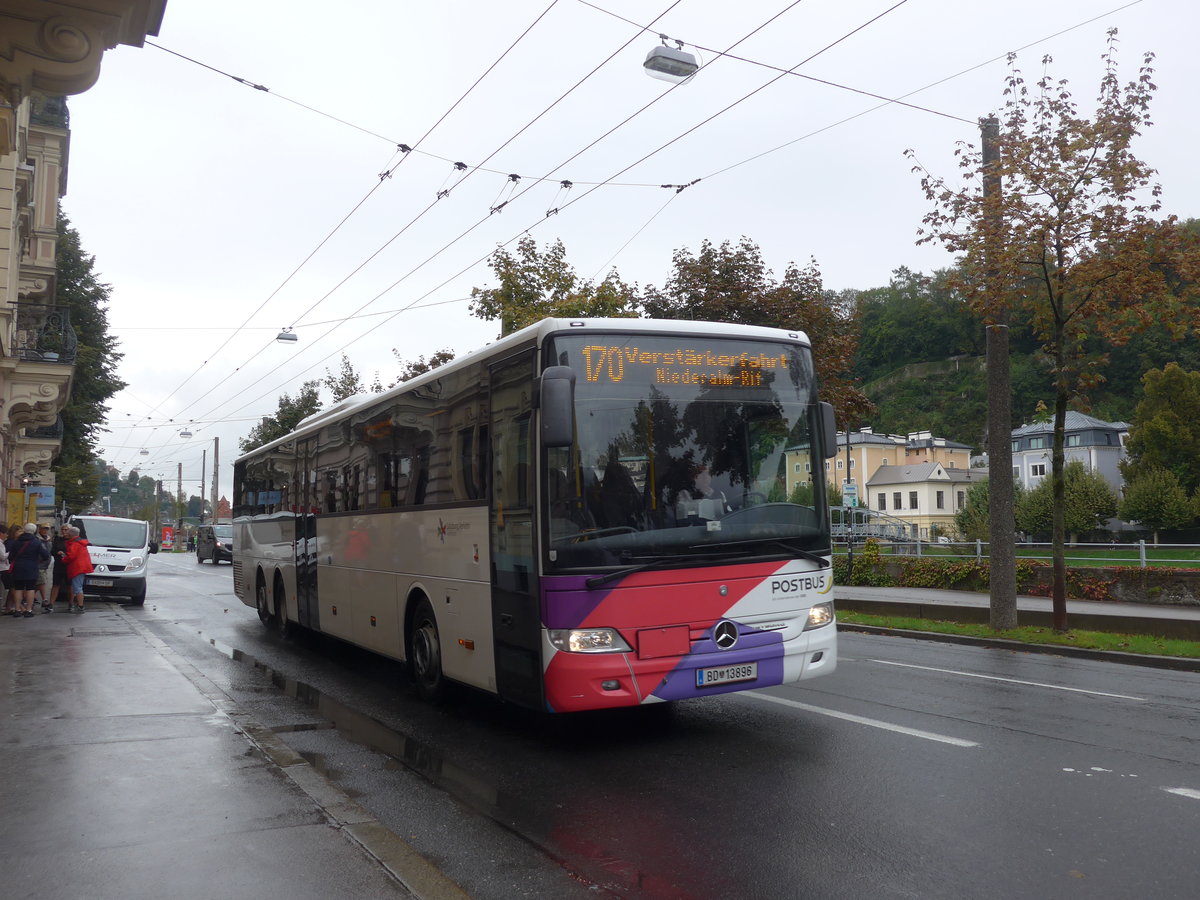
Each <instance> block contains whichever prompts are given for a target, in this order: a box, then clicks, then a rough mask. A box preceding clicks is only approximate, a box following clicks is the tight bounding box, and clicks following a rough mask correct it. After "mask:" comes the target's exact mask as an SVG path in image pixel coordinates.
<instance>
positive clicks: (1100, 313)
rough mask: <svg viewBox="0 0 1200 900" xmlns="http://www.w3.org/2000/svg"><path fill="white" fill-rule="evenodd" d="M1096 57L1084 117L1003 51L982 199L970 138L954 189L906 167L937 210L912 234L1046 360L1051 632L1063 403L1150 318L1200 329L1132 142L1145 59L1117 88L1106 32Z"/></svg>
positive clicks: (1170, 232)
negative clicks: (993, 155) (1050, 424)
mask: <svg viewBox="0 0 1200 900" xmlns="http://www.w3.org/2000/svg"><path fill="white" fill-rule="evenodd" d="M1101 58H1102V60H1103V64H1104V74H1103V76H1102V77H1101V80H1100V91H1099V96H1098V98H1097V101H1096V109H1095V112H1094V113H1093V114H1092V116H1091V117H1090V118H1087V117H1085V116H1083V115H1081V113H1080V112H1079V110H1078V107H1077V104H1076V102H1075V100H1074V98H1073V97H1072V95H1071V92H1070V90H1069V88H1068V84H1067V82H1066V81H1065V80H1055V79H1053V78H1052V77H1051V75H1050V74H1049V66H1050V64H1051V62H1052V60H1051V59H1050V57H1045V58H1044V60H1043V66H1044V73H1043V75H1042V77H1041V78H1040V79H1039V80H1038V81H1037V82H1036V83H1034V84H1030V83H1028V82H1027V81H1026V80H1025V77H1024V75H1023V74H1022V73H1021V71H1020V70H1019V69H1017V68H1016V66H1015V63H1014V59H1015V57H1011V56H1010V58H1009V62H1010V71H1009V75H1008V76H1007V79H1006V86H1005V90H1004V95H1005V97H1006V100H1005V103H1004V107H1003V109H1002V110H1000V113H999V119H1000V132H999V138H998V142H997V150H998V162H997V163H996V164H995V165H996V168H995V169H992V170H990V172H991V173H992V174H995V175H998V176H1000V178H1001V179H1002V190H1001V191H1000V192H998V193H994V194H991V195H989V196H988V197H985V195H984V191H983V173H984V162H983V158H982V153H981V150H980V149H979V148H976V147H974V146H971V145H967V144H964V145H961V146H959V148H958V149H957V150H956V156H957V159H958V164H959V167H960V169H961V170H962V175H963V178H964V184H963V185H962V186H961V187H952V186H950V185H949V184H948V183H947V182H946V181H945V180H944V179H942V178H940V177H937V176H935V175H933V174H931V173H930V172H929V171H928V170H927V169H926V168H925V167H924V166H922V165H920V164H919V163H917V164H916V166H915V171H917V172H918V173H919V174H920V176H921V186H922V188H923V189H924V191H925V195H926V197H927V198H928V199H929V200H930V201H931V202H932V203H933V204H934V208H933V210H932V211H931V212H930V213H928V214H927V215H926V216H925V217H924V227H923V229H922V231H921V238H920V242H922V243H928V242H938V243H941V244H943V245H945V246H946V247H947V248H948V249H949V250H951V251H952V252H954V253H958V254H961V255H962V271H961V277H960V280H959V284H958V287H959V289H960V290H962V291H963V292H964V294H965V295H966V296H967V297H968V299H969V300H970V301H971V302H972V304H973V306H974V307H975V309H976V310H977V311H978V312H979V313H980V314H981V315H982V317H983V318H984V321H985V322H988V323H989V324H990V323H993V322H995V321H997V320H998V319H1002V318H1003V314H1004V312H1008V313H1009V314H1010V315H1011V321H1012V322H1013V323H1014V324H1017V323H1020V324H1027V325H1028V326H1030V327H1031V328H1032V329H1033V331H1034V333H1035V334H1036V335H1037V337H1038V339H1039V340H1040V341H1041V342H1042V350H1043V352H1044V353H1045V354H1046V355H1047V357H1048V358H1049V359H1050V360H1051V362H1052V379H1053V385H1052V386H1053V393H1054V449H1053V454H1052V462H1053V470H1052V479H1053V503H1054V514H1053V527H1052V535H1053V547H1054V551H1053V555H1054V586H1053V601H1054V627H1055V628H1056V629H1057V630H1060V631H1061V630H1066V627H1067V615H1066V564H1065V558H1064V541H1065V534H1064V515H1063V514H1064V506H1063V498H1064V484H1065V482H1064V478H1063V468H1064V465H1063V463H1064V454H1063V443H1064V423H1065V419H1066V414H1067V409H1068V407H1070V406H1071V405H1072V404H1074V405H1076V406H1078V407H1080V408H1084V409H1086V407H1087V392H1088V390H1089V389H1090V388H1092V387H1093V386H1095V385H1096V384H1098V383H1099V382H1101V381H1102V380H1103V379H1104V374H1103V373H1104V366H1105V364H1106V363H1107V361H1108V350H1109V349H1111V348H1112V347H1118V346H1121V345H1123V344H1124V343H1125V342H1127V341H1128V340H1129V339H1130V337H1132V336H1133V335H1134V334H1135V333H1137V332H1139V331H1141V330H1144V329H1145V328H1147V327H1148V326H1150V325H1151V324H1153V323H1154V321H1155V320H1157V321H1160V322H1166V323H1171V329H1172V334H1173V336H1174V337H1175V338H1176V339H1180V338H1183V337H1185V336H1188V335H1194V334H1196V333H1197V332H1200V306H1197V304H1196V302H1195V301H1196V296H1195V286H1196V282H1197V275H1198V274H1200V272H1198V270H1200V247H1198V244H1197V241H1196V239H1195V237H1194V236H1193V235H1191V234H1189V233H1188V232H1187V231H1186V230H1185V229H1183V228H1182V227H1181V225H1180V223H1179V222H1178V221H1177V219H1176V218H1175V217H1174V216H1167V217H1162V218H1159V212H1160V207H1161V201H1160V196H1161V193H1162V189H1161V186H1160V185H1158V184H1157V183H1155V181H1154V175H1155V171H1154V170H1153V169H1152V168H1151V167H1150V166H1149V165H1147V164H1146V163H1144V162H1142V161H1141V160H1139V159H1138V158H1137V156H1135V155H1134V152H1133V148H1132V145H1133V142H1134V139H1135V138H1136V137H1137V136H1138V135H1139V134H1140V133H1141V132H1142V130H1143V129H1145V128H1147V127H1149V125H1150V124H1151V122H1150V101H1151V98H1152V95H1153V93H1154V91H1155V85H1154V82H1153V80H1152V75H1153V69H1152V68H1151V62H1152V60H1153V54H1149V53H1148V54H1146V55H1145V57H1144V59H1143V63H1142V66H1141V68H1140V69H1139V70H1138V75H1137V77H1136V78H1135V79H1134V80H1132V81H1130V82H1128V83H1127V84H1124V85H1122V84H1121V82H1120V79H1119V77H1118V65H1117V54H1116V32H1115V30H1114V31H1110V32H1109V41H1108V46H1107V49H1106V51H1105V52H1104V54H1103V56H1102V57H1101ZM909 156H910V158H913V154H912V151H909ZM1129 388H1130V390H1133V389H1134V386H1133V385H1130V386H1129ZM995 474H997V475H999V474H1002V473H995Z"/></svg>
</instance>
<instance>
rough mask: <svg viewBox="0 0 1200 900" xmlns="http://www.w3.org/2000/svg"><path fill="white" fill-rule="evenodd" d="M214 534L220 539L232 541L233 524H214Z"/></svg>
mask: <svg viewBox="0 0 1200 900" xmlns="http://www.w3.org/2000/svg"><path fill="white" fill-rule="evenodd" d="M213 534H214V535H215V536H216V538H217V540H218V541H232V540H233V526H232V525H214V526H213Z"/></svg>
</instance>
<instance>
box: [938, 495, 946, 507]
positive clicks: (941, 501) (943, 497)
mask: <svg viewBox="0 0 1200 900" xmlns="http://www.w3.org/2000/svg"><path fill="white" fill-rule="evenodd" d="M937 508H938V509H945V508H946V492H945V491H938V492H937Z"/></svg>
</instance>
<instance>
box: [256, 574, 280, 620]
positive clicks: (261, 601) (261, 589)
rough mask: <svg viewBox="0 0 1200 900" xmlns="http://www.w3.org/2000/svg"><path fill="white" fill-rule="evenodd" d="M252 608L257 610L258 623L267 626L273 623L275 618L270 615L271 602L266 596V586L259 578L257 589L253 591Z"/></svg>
mask: <svg viewBox="0 0 1200 900" xmlns="http://www.w3.org/2000/svg"><path fill="white" fill-rule="evenodd" d="M254 607H255V609H257V610H258V621H260V622H262V623H263V624H264V625H267V626H270V625H271V623H272V622H274V621H275V616H274V615H273V614H272V613H271V601H270V598H269V597H268V596H267V584H266V582H265V581H263V580H262V579H261V578H259V579H258V587H257V588H255V590H254Z"/></svg>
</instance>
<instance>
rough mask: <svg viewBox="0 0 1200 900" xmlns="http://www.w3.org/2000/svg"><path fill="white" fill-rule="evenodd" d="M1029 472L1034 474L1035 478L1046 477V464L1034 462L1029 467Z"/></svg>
mask: <svg viewBox="0 0 1200 900" xmlns="http://www.w3.org/2000/svg"><path fill="white" fill-rule="evenodd" d="M1029 474H1030V475H1032V476H1033V477H1034V478H1043V477H1045V475H1046V464H1045V463H1034V464H1033V465H1032V466H1030V467H1029Z"/></svg>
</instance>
